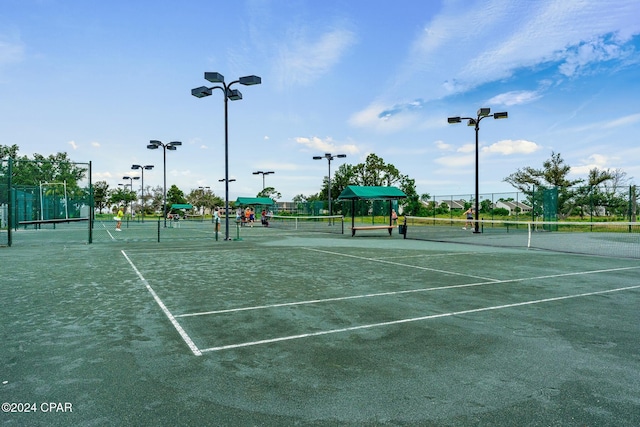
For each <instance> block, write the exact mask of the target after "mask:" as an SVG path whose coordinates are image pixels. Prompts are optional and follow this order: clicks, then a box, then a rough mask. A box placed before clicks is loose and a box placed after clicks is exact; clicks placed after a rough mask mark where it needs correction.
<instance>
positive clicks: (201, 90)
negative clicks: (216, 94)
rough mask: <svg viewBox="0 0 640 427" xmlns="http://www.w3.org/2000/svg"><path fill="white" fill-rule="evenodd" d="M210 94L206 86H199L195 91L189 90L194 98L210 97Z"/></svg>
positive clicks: (210, 91)
mask: <svg viewBox="0 0 640 427" xmlns="http://www.w3.org/2000/svg"><path fill="white" fill-rule="evenodd" d="M211 93H212V90H211V89H209V88H208V87H206V86H200V87H197V88H195V89H191V95H193V96H195V97H196V98H204V97H205V96H209V95H211Z"/></svg>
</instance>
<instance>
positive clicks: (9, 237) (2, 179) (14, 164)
mask: <svg viewBox="0 0 640 427" xmlns="http://www.w3.org/2000/svg"><path fill="white" fill-rule="evenodd" d="M92 219H93V190H92V185H91V163H75V162H56V161H47V160H27V159H18V160H15V159H5V160H0V244H2V245H8V246H11V244H12V242H13V240H14V239H15V237H16V236H17V232H18V231H19V230H41V229H52V230H55V229H62V228H65V224H67V225H68V224H71V223H78V222H85V221H86V223H87V225H86V227H85V228H84V229H85V230H86V233H85V237H86V239H87V240H88V242H89V243H91V222H92ZM73 228H74V229H80V230H81V229H82V228H81V227H78V226H77V225H76V226H74V227H73Z"/></svg>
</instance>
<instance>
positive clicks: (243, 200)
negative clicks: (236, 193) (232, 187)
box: [236, 197, 273, 206]
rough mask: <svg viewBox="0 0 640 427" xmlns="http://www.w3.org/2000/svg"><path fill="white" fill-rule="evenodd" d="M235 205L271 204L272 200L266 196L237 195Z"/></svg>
mask: <svg viewBox="0 0 640 427" xmlns="http://www.w3.org/2000/svg"><path fill="white" fill-rule="evenodd" d="M236 205H241V206H247V205H269V206H270V205H273V200H272V199H270V198H268V197H238V198H237V199H236Z"/></svg>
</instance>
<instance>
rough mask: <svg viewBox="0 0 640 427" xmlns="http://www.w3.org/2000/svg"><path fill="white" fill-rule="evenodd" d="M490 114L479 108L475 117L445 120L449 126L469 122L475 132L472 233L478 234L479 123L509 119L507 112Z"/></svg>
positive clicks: (486, 109) (487, 110)
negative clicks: (484, 120)
mask: <svg viewBox="0 0 640 427" xmlns="http://www.w3.org/2000/svg"><path fill="white" fill-rule="evenodd" d="M490 113H491V109H490V108H480V109H479V110H478V114H477V117H475V118H474V117H449V118H448V119H447V122H448V123H449V124H453V123H460V122H462V120H469V121H468V122H467V126H474V127H475V130H476V201H475V209H474V210H475V216H476V218H475V225H474V228H473V232H474V233H479V232H480V230H479V227H480V209H479V208H480V205H479V199H480V191H479V184H478V181H479V180H478V168H479V164H480V162H479V157H478V132H479V131H480V121H481V120H482V119H485V118H487V117H493V118H494V119H506V118H507V117H509V115H508V114H507V112H506V111H505V112H502V113H494V114H490Z"/></svg>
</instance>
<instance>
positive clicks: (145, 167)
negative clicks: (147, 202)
mask: <svg viewBox="0 0 640 427" xmlns="http://www.w3.org/2000/svg"><path fill="white" fill-rule="evenodd" d="M131 169H132V170H138V169H139V170H140V172H141V173H142V181H141V185H140V189H141V190H140V197H142V207H141V209H140V210H141V214H142V222H144V171H145V170H147V171H149V170H151V169H153V165H144V166H142V165H131Z"/></svg>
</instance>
